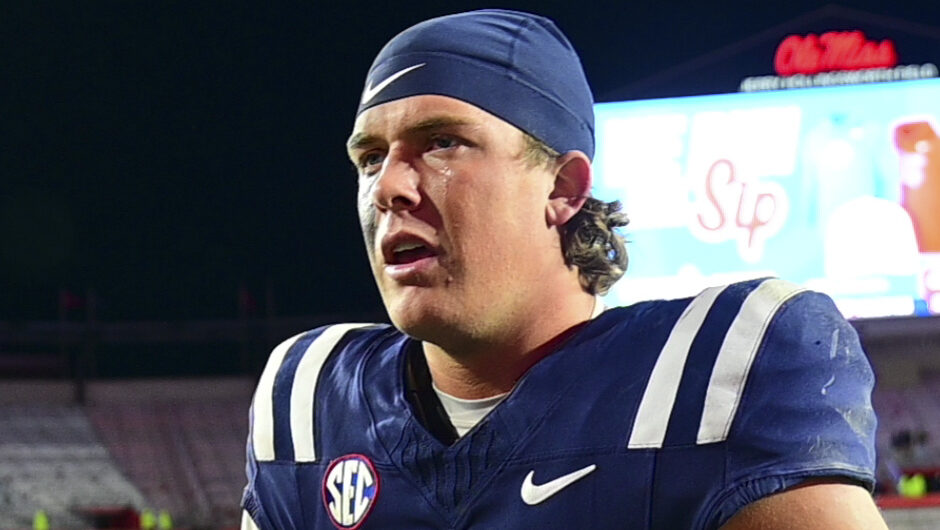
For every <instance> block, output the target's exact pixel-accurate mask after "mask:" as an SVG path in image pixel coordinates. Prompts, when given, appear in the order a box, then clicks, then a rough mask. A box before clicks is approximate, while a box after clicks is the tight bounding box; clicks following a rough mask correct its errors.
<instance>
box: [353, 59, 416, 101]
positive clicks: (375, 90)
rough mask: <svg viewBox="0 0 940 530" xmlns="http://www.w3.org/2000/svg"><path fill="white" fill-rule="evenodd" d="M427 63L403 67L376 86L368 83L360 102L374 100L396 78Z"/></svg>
mask: <svg viewBox="0 0 940 530" xmlns="http://www.w3.org/2000/svg"><path fill="white" fill-rule="evenodd" d="M425 64H427V63H419V64H416V65H414V66H409V67H408V68H403V69H401V70H399V71H397V72H395V73H394V74H392V75H390V76H388V77H386V78H385V79H383V80H382V82H380V83H379V84H377V85H375V86H369V85H366V88H365V90H363V91H362V99H360V100H359V104H360V105H365V104H366V103H368V102H370V101H372V98H374V97H375V96H377V95H378V94H379V92H381V91H382V90H385V87H387V86H388V85H390V84H392V83H394V82H395V80H396V79H398V78H399V77H401V76H403V75H405V74H407V73H408V72H410V71H412V70H416V69H418V68H421V67H422V66H424V65H425Z"/></svg>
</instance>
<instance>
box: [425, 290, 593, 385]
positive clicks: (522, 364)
mask: <svg viewBox="0 0 940 530" xmlns="http://www.w3.org/2000/svg"><path fill="white" fill-rule="evenodd" d="M597 303H598V302H597V299H596V298H595V297H594V296H592V295H590V294H588V293H583V292H582V293H579V294H578V296H573V297H569V298H567V299H565V301H564V303H557V304H552V305H553V306H554V307H542V308H540V310H539V311H538V312H537V314H536V315H535V317H534V318H532V319H530V320H529V321H527V322H523V323H521V324H520V326H519V329H516V330H514V333H513V334H512V336H511V337H510V338H508V339H506V340H496V341H491V342H476V343H473V344H471V345H469V346H468V347H467V348H464V349H463V350H461V351H453V350H450V351H445V350H444V349H443V348H440V347H439V346H437V345H435V344H431V343H429V342H424V343H422V344H423V348H424V355H425V358H426V359H427V363H428V369H429V370H430V372H431V378H432V379H433V381H434V384H435V385H437V387H438V388H439V389H441V390H442V391H444V392H446V393H448V394H450V395H452V396H455V397H459V398H463V399H481V398H486V397H490V396H495V395H498V394H503V393H506V392H509V391H511V390H512V388H513V387H514V386H515V384H516V382H517V381H519V379H520V378H522V376H523V375H524V374H525V373H526V372H527V371H528V370H529V368H531V367H532V366H533V365H535V364H536V363H537V362H538V361H540V360H542V359H543V358H545V357H546V356H547V355H549V354H551V353H552V352H554V351H555V350H556V349H557V348H558V347H559V346H560V345H561V344H562V343H564V342H565V341H566V340H568V339H569V338H570V337H571V336H572V335H573V334H574V333H576V332H577V331H578V330H579V329H580V328H581V326H582V325H583V324H584V323H585V322H587V321H589V320H590V319H591V318H592V317H593V316H595V307H596V304H597Z"/></svg>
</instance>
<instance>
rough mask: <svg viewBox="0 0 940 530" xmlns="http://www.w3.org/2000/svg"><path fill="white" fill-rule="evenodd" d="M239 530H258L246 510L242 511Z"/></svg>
mask: <svg viewBox="0 0 940 530" xmlns="http://www.w3.org/2000/svg"><path fill="white" fill-rule="evenodd" d="M241 530H259V528H258V525H256V524H255V521H254V520H253V519H252V518H251V516H250V515H248V510H242V525H241Z"/></svg>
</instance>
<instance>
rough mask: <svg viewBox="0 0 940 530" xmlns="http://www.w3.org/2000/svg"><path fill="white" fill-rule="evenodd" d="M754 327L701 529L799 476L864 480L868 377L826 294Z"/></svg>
mask: <svg viewBox="0 0 940 530" xmlns="http://www.w3.org/2000/svg"><path fill="white" fill-rule="evenodd" d="M757 324H758V325H761V326H763V327H764V330H763V333H762V334H761V337H762V338H761V340H760V342H759V343H757V344H756V345H755V346H756V350H755V355H754V357H753V360H752V361H751V362H752V363H753V364H752V366H751V368H750V370H749V373H747V374H746V376H745V379H746V382H744V383H743V384H744V388H743V391H742V392H741V394H740V403H737V404H733V405H732V406H735V405H736V407H737V410H736V411H735V413H734V415H733V421H732V422H731V423H730V424H729V425H727V426H726V428H727V457H726V466H725V481H724V483H725V487H724V489H723V490H722V491H721V492H720V493H719V494H718V495H716V497H714V498H713V502H712V506H711V509H710V510H709V511H708V513H709V520H710V521H711V523H712V524H708V525H705V526H706V527H709V528H716V527H718V526H719V525H721V524H723V523H724V522H725V521H727V520H728V519H729V518H730V517H731V516H733V515H734V514H735V513H737V511H738V510H739V509H741V508H742V507H744V506H746V505H747V504H750V503H752V502H754V501H756V500H758V499H761V498H763V497H766V496H768V495H771V494H773V493H777V492H780V491H783V490H785V489H787V488H790V487H792V486H795V485H797V484H799V483H801V482H804V481H806V480H809V479H813V478H833V479H835V480H847V481H850V482H855V483H858V484H859V485H861V486H863V487H866V488H867V489H869V491H870V490H871V489H872V488H873V485H874V467H875V450H874V439H875V426H876V420H875V414H874V411H873V410H872V407H871V392H872V387H873V385H874V376H873V374H872V370H871V366H870V364H869V362H868V360H867V358H866V356H865V354H864V352H863V351H862V347H861V345H860V343H859V340H858V336H857V334H856V333H855V330H854V329H853V328H852V326H851V325H850V324H849V323H848V322H847V321H846V320H845V319H844V318H843V317H842V316H841V314H840V313H839V312H838V310H837V309H836V307H835V304H833V302H832V300H831V299H829V298H828V297H827V296H825V295H822V294H819V293H815V292H810V291H802V292H798V293H797V294H795V295H793V296H791V297H789V298H787V300H786V301H785V302H782V303H781V304H780V306H779V308H777V309H775V311H772V312H771V313H770V316H768V317H767V319H766V321H765V322H758V323H757ZM717 369H718V368H717V367H716V370H717ZM713 377H714V375H713ZM715 399H719V398H715ZM706 408H707V405H706ZM706 423H707V422H703V426H704V425H705V424H706ZM719 427H720V426H719ZM704 428H705V427H703V429H704Z"/></svg>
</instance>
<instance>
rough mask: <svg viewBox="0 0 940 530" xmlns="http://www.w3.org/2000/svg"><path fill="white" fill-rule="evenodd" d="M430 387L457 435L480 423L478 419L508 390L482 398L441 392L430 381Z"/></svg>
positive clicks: (501, 398)
mask: <svg viewBox="0 0 940 530" xmlns="http://www.w3.org/2000/svg"><path fill="white" fill-rule="evenodd" d="M431 387H433V388H434V393H435V394H437V397H438V399H440V400H441V405H444V411H445V412H447V417H449V418H450V423H451V424H453V426H454V429H457V436H460V437H463V435H464V434H467V431H469V430H470V429H472V428H473V426H474V425H476V424H477V423H480V420H482V419H483V418H484V417H485V416H486V415H487V414H489V413H490V411H491V410H493V409H494V408H495V407H496V405H498V404H499V402H500V401H502V400H503V398H504V397H506V396H507V395H509V392H504V393H502V394H497V395H495V396H492V397H487V398H483V399H462V398H459V397H456V396H452V395H450V394H448V393H446V392H442V391H441V389H440V388H437V385H435V384H434V383H431Z"/></svg>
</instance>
